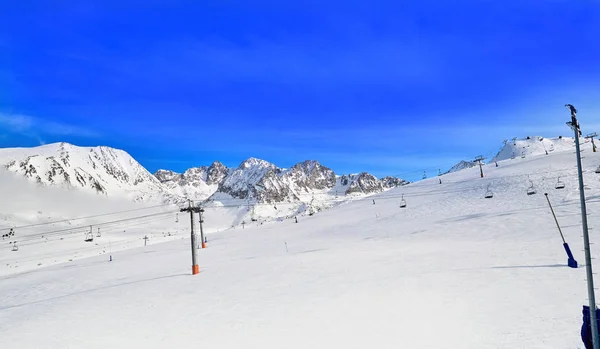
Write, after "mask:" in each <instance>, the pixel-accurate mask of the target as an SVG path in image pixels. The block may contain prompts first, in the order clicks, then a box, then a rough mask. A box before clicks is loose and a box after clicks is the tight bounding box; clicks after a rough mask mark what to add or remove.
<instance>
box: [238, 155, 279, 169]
mask: <svg viewBox="0 0 600 349" xmlns="http://www.w3.org/2000/svg"><path fill="white" fill-rule="evenodd" d="M252 167H258V168H275V165H273V164H272V163H270V162H268V161H265V160H262V159H257V158H253V157H251V158H248V159H246V160H244V161H242V163H241V164H240V166H238V169H249V168H252Z"/></svg>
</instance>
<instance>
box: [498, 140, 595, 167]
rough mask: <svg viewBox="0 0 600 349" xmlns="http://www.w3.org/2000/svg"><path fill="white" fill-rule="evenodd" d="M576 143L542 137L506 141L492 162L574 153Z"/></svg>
mask: <svg viewBox="0 0 600 349" xmlns="http://www.w3.org/2000/svg"><path fill="white" fill-rule="evenodd" d="M579 142H580V143H584V144H587V143H589V142H590V141H589V139H585V138H580V140H579ZM574 149H575V143H574V138H573V137H555V138H543V137H540V136H535V137H529V139H516V138H514V139H512V140H510V141H509V140H506V141H504V146H503V147H502V149H500V151H499V152H498V154H496V156H494V157H493V158H492V159H491V162H495V161H501V160H507V159H514V158H518V157H527V156H536V155H545V154H546V153H548V154H549V153H552V152H555V151H556V152H562V151H573V150H574Z"/></svg>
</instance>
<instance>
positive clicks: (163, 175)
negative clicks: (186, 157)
mask: <svg viewBox="0 0 600 349" xmlns="http://www.w3.org/2000/svg"><path fill="white" fill-rule="evenodd" d="M179 176H181V173H177V172H175V171H171V170H158V171H156V172H154V177H156V178H157V179H158V180H159V181H160V182H161V183H164V182H168V181H171V180H173V179H174V178H176V177H179Z"/></svg>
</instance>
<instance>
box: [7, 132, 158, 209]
mask: <svg viewBox="0 0 600 349" xmlns="http://www.w3.org/2000/svg"><path fill="white" fill-rule="evenodd" d="M0 164H1V165H2V166H4V167H5V168H6V169H7V170H9V171H11V172H15V173H17V174H21V175H23V176H25V177H27V178H30V179H31V180H33V181H35V182H37V183H39V184H41V185H51V186H61V187H67V188H73V189H76V188H81V189H84V190H87V191H91V192H95V193H98V194H101V195H112V196H115V195H126V196H128V197H130V198H132V199H134V200H136V201H148V200H151V199H153V198H162V197H165V198H166V197H169V196H170V193H169V192H168V191H167V190H166V189H165V187H164V186H163V185H162V184H161V182H160V181H159V180H158V179H157V178H156V177H154V176H153V175H152V174H151V173H149V172H148V171H147V170H146V169H145V168H144V167H143V166H142V165H140V164H139V163H138V162H137V161H136V160H135V159H133V158H132V157H131V156H130V155H129V154H128V153H127V152H125V151H123V150H119V149H113V148H110V147H93V148H92V147H77V146H74V145H71V144H68V143H53V144H47V145H43V146H39V147H32V148H4V149H0Z"/></svg>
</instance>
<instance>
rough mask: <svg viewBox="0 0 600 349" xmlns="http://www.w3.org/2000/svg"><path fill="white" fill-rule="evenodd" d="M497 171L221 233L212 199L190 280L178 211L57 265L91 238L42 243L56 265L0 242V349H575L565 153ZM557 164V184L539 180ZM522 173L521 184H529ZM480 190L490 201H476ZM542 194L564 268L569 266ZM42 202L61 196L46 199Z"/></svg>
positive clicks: (572, 189)
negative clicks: (153, 227)
mask: <svg viewBox="0 0 600 349" xmlns="http://www.w3.org/2000/svg"><path fill="white" fill-rule="evenodd" d="M532 142H533V141H532ZM532 144H533V143H532ZM532 146H533V145H532ZM557 148H558V147H557ZM583 149H584V151H583V152H582V155H583V156H584V159H583V163H584V167H585V182H586V186H587V188H588V189H586V196H587V203H588V211H589V214H590V216H589V223H590V227H591V228H593V229H594V230H591V240H592V242H598V241H599V240H600V239H599V238H598V235H597V232H598V230H599V229H600V221H599V219H598V218H597V217H598V213H599V209H600V205H599V200H600V181H599V178H600V174H596V173H595V172H594V171H595V169H596V168H597V167H598V165H599V164H600V155H599V154H600V153H593V152H592V151H591V145H590V144H589V143H586V144H584V145H583ZM509 158H510V155H509ZM498 165H499V167H495V165H494V164H493V163H491V164H489V165H486V166H484V172H485V177H484V178H479V168H478V167H475V168H471V169H466V170H463V171H458V172H455V173H451V174H448V175H445V176H442V177H441V178H442V184H439V181H438V178H431V179H427V180H424V181H420V182H418V183H414V184H410V185H408V186H404V187H400V188H397V189H393V190H391V191H387V192H385V193H381V194H378V195H375V196H373V197H370V198H364V199H357V200H356V201H354V202H349V203H345V204H342V205H339V206H337V207H334V208H332V209H329V210H324V211H321V212H318V213H316V214H315V215H313V216H303V217H300V220H299V223H298V224H296V223H294V219H293V218H288V219H284V220H282V221H280V222H274V223H268V224H267V223H265V224H262V225H260V224H259V222H253V223H251V224H246V225H245V228H244V229H242V228H241V227H240V226H236V228H235V229H232V228H231V227H229V229H226V226H227V225H229V223H230V222H229V221H228V219H230V218H231V217H230V216H234V214H231V213H227V212H229V211H231V210H232V208H212V209H211V210H212V212H211V211H209V210H207V212H206V217H205V220H206V228H207V230H208V231H209V232H210V233H209V234H207V235H208V240H209V241H208V248H206V249H202V250H199V251H198V257H199V265H200V271H201V272H200V274H199V275H196V276H192V275H191V265H190V264H191V256H190V254H191V253H190V241H189V231H188V229H189V216H185V215H184V214H182V213H180V214H179V223H175V214H174V213H173V214H168V215H166V217H168V218H165V223H164V226H165V231H166V230H167V229H172V230H173V236H171V237H168V236H167V237H162V235H161V236H158V237H153V238H152V239H151V240H150V241H149V243H148V246H146V247H143V245H144V241H143V240H142V239H141V238H142V237H143V236H144V231H143V226H142V227H140V226H138V227H130V228H127V229H125V230H126V231H125V232H120V231H114V232H107V233H106V234H105V235H103V236H102V237H100V238H98V239H97V242H98V246H96V248H98V249H100V248H104V246H105V245H106V246H107V241H106V239H108V238H109V236H110V238H111V239H115V240H118V239H121V241H128V239H130V240H131V242H130V245H131V244H137V245H138V246H140V247H137V248H128V249H123V250H119V249H113V251H112V255H113V261H112V262H109V261H108V259H109V256H108V255H109V254H108V253H103V252H101V251H93V253H92V254H96V256H94V257H90V258H79V259H77V258H75V259H73V261H71V262H69V261H68V259H70V258H71V256H72V254H73V253H79V254H80V255H82V256H83V255H84V254H85V253H86V252H84V251H85V250H86V249H88V248H91V247H90V243H86V242H84V241H83V235H82V234H83V233H81V234H79V235H77V238H76V239H75V238H74V239H69V240H68V241H63V242H64V243H65V244H67V243H68V244H71V245H69V251H68V252H60V249H58V248H57V249H58V250H59V252H53V251H52V250H53V249H48V251H45V250H44V252H47V253H48V254H53V253H54V257H56V258H57V260H58V259H60V260H61V261H62V263H60V264H55V265H52V266H45V264H42V266H38V265H37V263H38V261H40V260H41V259H40V258H39V257H36V255H37V254H38V253H40V252H35V253H34V252H28V250H30V249H31V250H32V251H34V250H35V251H39V250H40V249H44V248H45V247H44V245H48V244H37V245H32V246H30V247H29V248H25V247H22V248H20V250H19V251H16V252H12V251H10V246H9V245H7V244H6V243H5V242H3V244H2V249H1V250H0V261H1V262H2V266H1V269H0V270H1V272H2V274H3V275H4V276H2V277H1V278H0V292H1V293H0V294H1V295H2V296H1V297H0V338H1V343H2V347H3V348H5V347H6V348H180V347H184V346H186V347H187V346H202V347H206V348H416V349H421V348H582V347H583V345H582V344H580V343H581V339H580V335H579V331H580V327H581V307H582V305H583V304H587V293H586V284H585V269H584V267H583V264H584V263H583V262H584V259H583V252H582V239H581V225H580V221H581V217H580V214H579V193H578V190H577V182H576V163H575V154H574V147H573V145H572V144H571V145H570V146H564V147H562V148H560V149H555V150H554V151H552V152H550V153H549V155H547V156H546V155H544V152H543V151H542V152H541V153H540V152H539V151H536V152H532V153H530V154H528V155H527V156H526V157H525V158H521V157H520V156H519V155H518V156H517V157H516V158H515V159H513V160H511V159H507V160H502V161H499V162H498ZM558 176H560V177H561V181H563V182H564V183H565V184H566V188H565V189H562V190H556V189H554V186H555V184H556V182H557V177H558ZM529 180H531V181H532V182H533V184H534V186H535V188H536V189H537V194H535V195H531V196H528V195H527V194H526V191H527V188H528V187H529V186H530V185H531V183H530V182H529ZM15 181H17V179H15ZM5 182H6V181H5ZM488 184H489V188H490V189H491V190H492V191H493V192H494V197H493V198H492V199H485V198H484V194H485V191H486V188H487V187H488ZM38 189H40V188H35V190H38ZM31 190H34V189H31ZM40 190H41V189H40ZM23 192H27V190H23ZM544 192H548V193H549V196H550V199H551V201H552V203H553V204H554V206H555V211H556V213H557V215H558V219H559V221H560V223H561V224H562V226H563V232H564V234H565V238H566V239H567V242H568V243H569V244H570V245H571V249H572V250H573V253H574V254H575V258H576V259H577V260H578V262H579V263H580V268H579V269H571V268H568V267H567V266H566V262H567V258H566V255H565V252H564V250H563V247H562V241H561V239H560V236H559V234H558V231H557V229H556V226H555V224H554V221H553V219H552V216H551V214H550V210H549V208H548V206H547V203H546V200H545V198H544V195H543V194H544ZM31 193H33V192H31ZM402 194H404V198H405V199H406V201H407V207H406V208H404V209H401V208H399V203H400V200H401V195H402ZM30 195H33V194H30ZM42 195H45V194H42ZM69 195H71V194H69ZM72 195H75V194H72ZM373 199H374V200H375V204H373ZM77 200H80V201H77ZM69 202H71V203H76V205H75V206H76V209H75V208H74V210H73V212H72V215H71V217H73V216H81V215H86V214H88V215H89V214H92V213H90V212H89V211H87V212H86V210H85V207H83V206H82V205H83V203H86V204H87V205H90V207H93V206H94V205H97V206H98V207H99V208H98V210H100V211H102V212H110V209H109V207H108V206H110V205H111V204H110V203H109V202H108V201H101V200H100V199H96V200H92V199H89V196H88V197H83V198H81V197H77V198H75V197H73V198H70V199H69ZM2 205H8V204H7V202H4V203H3V204H2ZM65 205H66V203H65ZM102 205H105V206H102ZM59 206H60V205H59ZM100 206H101V207H100ZM4 207H6V206H4ZM4 207H3V212H7V209H6V208H4ZM15 207H18V210H19V211H18V213H17V211H15V213H13V214H14V215H17V214H19V215H21V214H22V215H35V214H37V213H36V212H35V211H33V210H31V212H29V213H27V212H28V211H27V205H26V203H21V204H20V206H15ZM136 207H137V206H136ZM113 208H114V210H124V209H127V208H129V207H116V206H115V207H113ZM131 208H135V207H131ZM53 209H54V210H59V209H61V208H60V207H58V206H57V207H53V206H48V207H47V208H44V210H53ZM62 209H64V210H67V208H66V206H65V207H64V208H62ZM236 209H237V208H236ZM239 209H243V208H239ZM152 210H154V209H150V211H152ZM157 210H166V209H165V208H159V209H157ZM233 210H235V209H233ZM21 212H25V213H21ZM66 212H67V211H65V213H64V215H65V216H67V213H66ZM143 212H145V211H142V212H135V213H130V214H129V215H133V216H135V215H139V214H141V213H143ZM153 212H154V211H153ZM123 215H126V214H123ZM228 215H230V216H228ZM25 218H27V217H24V218H23V219H25ZM117 218H118V217H117ZM40 219H43V214H42V215H40ZM97 219H98V221H99V222H102V221H106V220H109V219H115V218H114V217H110V218H106V217H100V218H97ZM219 225H221V227H220V228H218V227H217V226H219ZM115 229H116V228H115ZM218 230H221V231H220V232H217V231H218ZM168 239H171V240H173V241H168V242H164V243H158V242H159V241H160V240H163V241H164V240H168ZM95 241H96V240H95ZM95 243H96V242H94V244H95ZM23 244H25V243H23ZM54 244H58V243H57V242H55V243H54ZM56 246H58V245H56ZM129 247H132V246H129ZM77 251H81V252H77ZM99 253H102V254H99ZM592 253H593V255H594V256H598V255H600V248H598V247H597V245H593V246H592ZM32 259H33V260H32ZM65 259H66V260H67V261H64V260H65ZM46 262H48V261H46V260H44V263H46ZM48 263H52V262H51V261H50V262H48ZM56 263H58V262H56ZM17 264H18V265H19V267H16V265H17ZM7 265H9V266H7ZM598 268H600V266H599V267H597V268H596V269H598ZM599 282H600V280H599Z"/></svg>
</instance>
